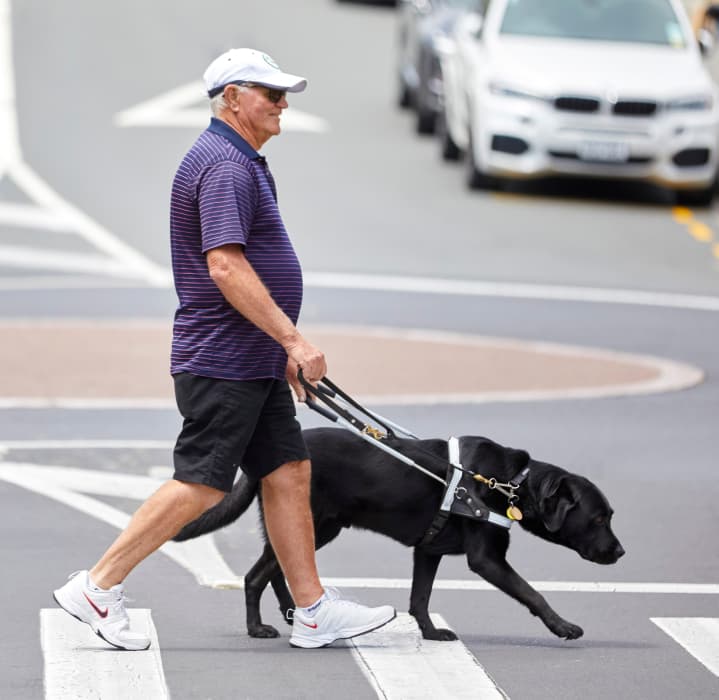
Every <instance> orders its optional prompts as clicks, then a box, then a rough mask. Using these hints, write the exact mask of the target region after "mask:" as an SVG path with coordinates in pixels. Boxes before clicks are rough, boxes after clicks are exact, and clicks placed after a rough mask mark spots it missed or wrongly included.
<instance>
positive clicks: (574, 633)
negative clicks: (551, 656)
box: [562, 622, 584, 639]
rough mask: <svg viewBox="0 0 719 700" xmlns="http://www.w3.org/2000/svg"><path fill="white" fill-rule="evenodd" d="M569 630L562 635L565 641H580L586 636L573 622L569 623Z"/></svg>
mask: <svg viewBox="0 0 719 700" xmlns="http://www.w3.org/2000/svg"><path fill="white" fill-rule="evenodd" d="M567 630H568V631H567V632H566V633H565V634H563V635H562V636H563V637H564V638H565V639H579V638H580V637H581V636H582V635H583V634H584V630H583V629H582V628H581V627H580V626H579V625H573V624H572V623H571V622H568V623H567Z"/></svg>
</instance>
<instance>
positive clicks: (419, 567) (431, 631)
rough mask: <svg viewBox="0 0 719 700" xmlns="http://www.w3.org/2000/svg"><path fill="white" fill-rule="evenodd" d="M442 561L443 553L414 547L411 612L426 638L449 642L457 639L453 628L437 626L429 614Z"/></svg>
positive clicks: (410, 597)
mask: <svg viewBox="0 0 719 700" xmlns="http://www.w3.org/2000/svg"><path fill="white" fill-rule="evenodd" d="M440 561H442V555H441V554H429V553H427V552H425V551H424V550H423V549H420V548H419V547H415V548H414V570H413V571H412V592H411V593H410V596H409V614H410V615H412V617H414V619H415V620H417V624H418V625H419V629H420V630H421V631H422V636H423V637H424V638H425V639H435V640H438V641H442V642H447V641H452V640H454V639H457V635H456V634H455V633H454V632H452V630H448V629H441V628H440V629H438V628H437V627H435V626H434V624H433V623H432V620H431V618H430V616H429V597H430V596H431V595H432V585H433V584H434V577H435V576H436V575H437V568H438V567H439V562H440Z"/></svg>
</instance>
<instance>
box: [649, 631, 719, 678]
mask: <svg viewBox="0 0 719 700" xmlns="http://www.w3.org/2000/svg"><path fill="white" fill-rule="evenodd" d="M650 619H651V621H652V622H653V623H654V624H655V625H656V626H657V627H659V628H660V629H662V630H664V632H666V633H667V634H668V635H669V636H670V637H671V638H672V639H674V641H676V642H677V643H678V644H681V645H682V646H683V647H684V648H685V649H686V650H687V651H688V652H689V653H690V654H691V655H692V656H693V657H694V658H696V659H698V660H699V661H700V662H701V663H703V664H704V665H705V666H706V667H707V668H708V669H709V670H710V671H711V672H712V673H713V674H714V675H715V676H719V618H716V617H652V618H650Z"/></svg>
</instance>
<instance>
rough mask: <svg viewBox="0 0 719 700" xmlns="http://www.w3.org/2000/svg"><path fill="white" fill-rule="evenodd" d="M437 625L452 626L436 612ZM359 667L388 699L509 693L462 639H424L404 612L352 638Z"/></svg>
mask: <svg viewBox="0 0 719 700" xmlns="http://www.w3.org/2000/svg"><path fill="white" fill-rule="evenodd" d="M432 621H433V622H434V624H435V626H436V627H445V628H446V627H448V626H449V625H447V623H446V622H445V620H444V619H443V618H442V617H441V616H440V615H436V614H435V615H432ZM350 648H351V649H352V653H353V654H354V656H355V659H356V660H357V663H358V665H359V667H360V668H361V669H362V671H363V672H364V674H365V676H366V677H367V680H368V681H369V682H370V684H371V685H372V687H373V688H374V690H375V692H376V693H377V697H379V698H383V699H384V700H424V698H432V699H433V700H465V699H466V700H470V698H471V700H498V699H501V698H507V695H506V694H505V693H504V692H503V691H502V690H501V689H500V688H499V687H498V686H497V685H496V684H495V682H494V681H493V680H492V679H491V678H490V677H489V675H488V674H487V672H486V671H485V670H484V668H482V666H481V665H480V664H479V662H478V661H477V659H476V658H475V657H474V656H473V655H472V652H471V651H469V649H467V647H466V646H464V644H462V642H461V641H459V640H457V641H455V642H432V641H427V640H424V639H422V637H421V634H420V632H419V629H418V627H417V624H416V623H415V621H414V619H413V618H412V617H411V616H410V615H408V614H406V613H404V614H400V615H398V616H397V618H396V619H395V620H393V621H392V622H390V623H389V624H388V625H385V626H384V627H382V628H381V629H379V630H377V631H376V632H370V633H369V634H363V635H362V636H360V637H356V638H355V639H352V640H350Z"/></svg>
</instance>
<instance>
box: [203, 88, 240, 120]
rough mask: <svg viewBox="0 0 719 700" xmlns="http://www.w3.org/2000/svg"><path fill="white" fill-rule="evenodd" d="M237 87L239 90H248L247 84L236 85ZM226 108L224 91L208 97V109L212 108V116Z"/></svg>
mask: <svg viewBox="0 0 719 700" xmlns="http://www.w3.org/2000/svg"><path fill="white" fill-rule="evenodd" d="M237 89H238V90H239V91H240V92H247V91H248V90H249V86H247V85H238V86H237ZM226 109H227V100H225V93H224V92H221V93H220V94H219V95H215V96H214V97H212V98H210V110H212V116H213V117H219V116H220V114H222V112H223V111H224V110H226Z"/></svg>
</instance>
